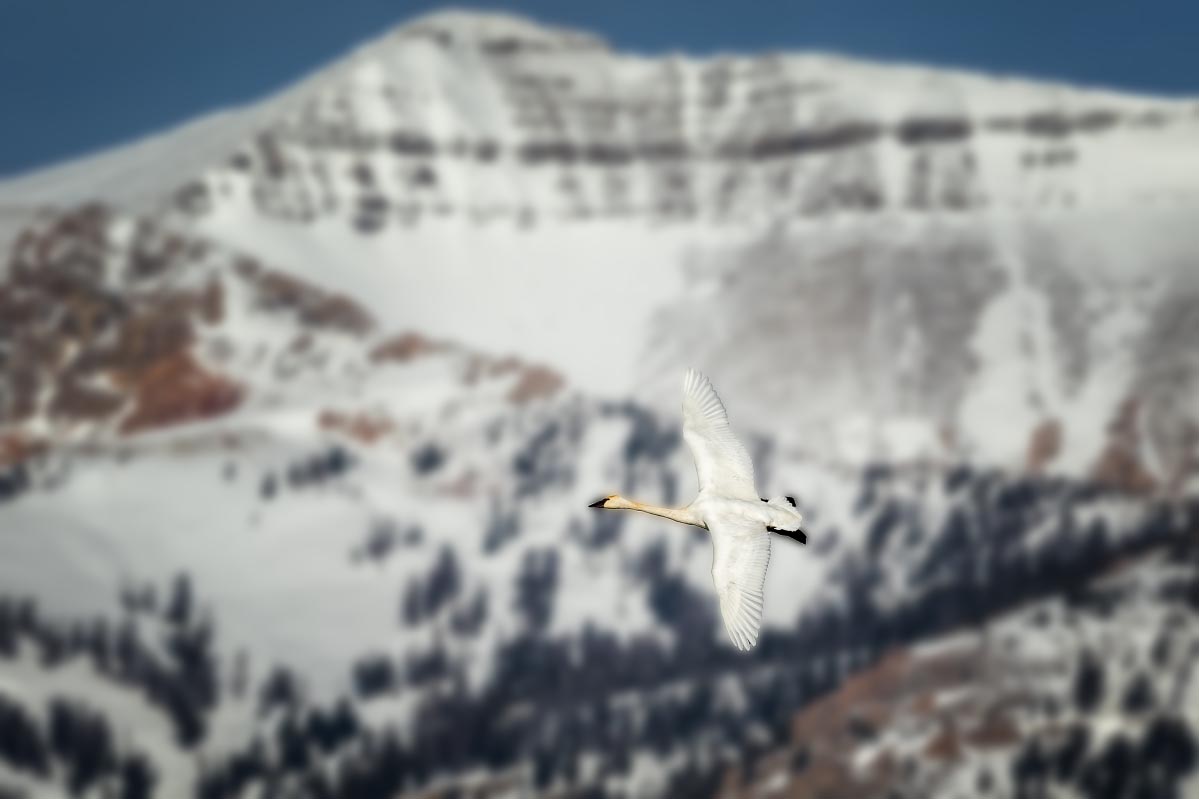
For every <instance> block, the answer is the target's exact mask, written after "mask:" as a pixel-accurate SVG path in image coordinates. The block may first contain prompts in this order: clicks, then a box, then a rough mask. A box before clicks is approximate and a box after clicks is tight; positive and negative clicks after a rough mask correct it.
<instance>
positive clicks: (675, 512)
mask: <svg viewBox="0 0 1199 799" xmlns="http://www.w3.org/2000/svg"><path fill="white" fill-rule="evenodd" d="M604 507H606V508H619V509H625V510H639V511H641V512H642V513H652V514H653V515H655V516H661V517H663V518H664V519H670V520H671V521H675V522H681V523H682V524H693V525H695V526H696V527H705V526H706V525H704V520H703V519H701V518H700V517H699V515H698V514H697V513H695V512H694V511H692V510H690V509H688V508H660V507H658V506H657V505H646V504H645V503H644V502H634V501H633V500H631V499H625V498H624V497H613V498H612V499H610V500H608V503H607V504H606V505H605V506H604Z"/></svg>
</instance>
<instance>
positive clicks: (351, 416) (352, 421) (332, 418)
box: [317, 410, 395, 444]
mask: <svg viewBox="0 0 1199 799" xmlns="http://www.w3.org/2000/svg"><path fill="white" fill-rule="evenodd" d="M317 425H318V426H319V427H320V428H321V429H322V430H329V431H331V432H335V433H340V434H342V435H345V436H348V437H349V438H352V439H354V440H355V441H359V442H361V443H363V444H374V443H375V442H376V441H378V440H379V439H381V438H382V437H383V436H385V435H387V434H388V433H390V432H391V431H392V430H394V429H395V424H394V423H393V422H392V421H391V419H389V418H387V417H386V416H383V415H381V414H373V413H368V412H365V411H359V412H352V411H350V412H342V411H335V410H323V411H321V413H320V416H318V417H317Z"/></svg>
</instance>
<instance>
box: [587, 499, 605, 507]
mask: <svg viewBox="0 0 1199 799" xmlns="http://www.w3.org/2000/svg"><path fill="white" fill-rule="evenodd" d="M607 501H608V498H607V497H604V498H603V499H601V500H599V501H598V502H592V503H591V504H590V505H588V506H587V507H589V508H602V507H604V503H605V502H607Z"/></svg>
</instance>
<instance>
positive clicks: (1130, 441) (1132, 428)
mask: <svg viewBox="0 0 1199 799" xmlns="http://www.w3.org/2000/svg"><path fill="white" fill-rule="evenodd" d="M1138 411H1139V404H1138V402H1137V400H1136V399H1135V398H1129V399H1127V400H1125V401H1124V402H1123V403H1121V404H1120V408H1119V410H1118V411H1117V412H1116V415H1115V418H1113V419H1112V421H1111V424H1109V425H1108V440H1107V445H1106V446H1105V447H1104V448H1103V451H1102V452H1101V453H1100V455H1099V459H1098V460H1097V461H1096V463H1095V465H1094V467H1093V468H1092V470H1091V476H1092V477H1093V478H1094V479H1095V480H1097V481H1098V482H1100V483H1103V484H1104V485H1108V486H1111V487H1113V488H1118V489H1122V490H1124V491H1128V492H1130V493H1134V494H1142V493H1149V492H1151V491H1153V490H1154V488H1156V485H1157V481H1156V480H1155V479H1154V477H1153V475H1152V474H1150V473H1149V471H1148V470H1147V469H1146V468H1145V466H1144V464H1143V463H1142V462H1141V456H1140V435H1139V433H1138V431H1137V414H1138Z"/></svg>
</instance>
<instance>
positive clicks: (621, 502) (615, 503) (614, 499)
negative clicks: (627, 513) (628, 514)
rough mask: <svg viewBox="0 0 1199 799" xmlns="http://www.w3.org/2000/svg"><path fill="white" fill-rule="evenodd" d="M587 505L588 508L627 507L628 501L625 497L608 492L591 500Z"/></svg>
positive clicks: (628, 505)
mask: <svg viewBox="0 0 1199 799" xmlns="http://www.w3.org/2000/svg"><path fill="white" fill-rule="evenodd" d="M587 507H589V508H609V509H611V508H628V507H630V503H629V501H628V500H627V499H625V498H624V497H622V496H620V495H619V494H609V495H608V496H606V497H604V498H603V499H601V500H598V501H596V502H592V503H591V504H590V505H588V506H587Z"/></svg>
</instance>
